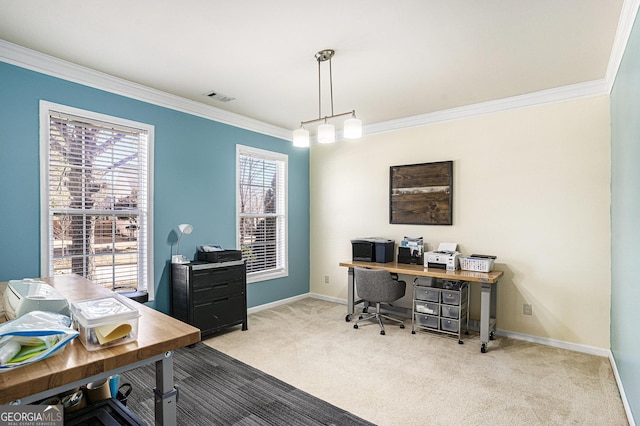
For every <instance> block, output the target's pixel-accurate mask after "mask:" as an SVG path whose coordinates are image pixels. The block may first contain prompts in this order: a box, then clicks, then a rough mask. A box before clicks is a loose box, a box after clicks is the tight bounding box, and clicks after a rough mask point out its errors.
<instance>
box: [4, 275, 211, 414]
mask: <svg viewBox="0 0 640 426" xmlns="http://www.w3.org/2000/svg"><path fill="white" fill-rule="evenodd" d="M39 279H40V280H42V281H45V282H47V283H49V284H51V285H52V286H53V287H55V288H56V289H57V290H58V291H60V292H61V293H62V294H64V295H65V296H66V297H67V299H68V300H69V302H73V301H77V300H85V299H92V298H96V297H101V296H105V295H109V294H111V292H110V291H109V290H106V289H104V288H102V287H99V286H98V285H96V284H94V283H92V282H91V281H89V280H86V279H85V278H82V277H80V276H78V275H56V276H54V277H51V278H39ZM131 303H133V304H135V305H136V308H137V309H138V311H139V312H140V314H141V316H140V318H139V319H138V339H137V340H136V341H135V342H130V343H125V344H122V345H119V346H114V347H111V348H106V349H100V350H97V351H87V350H86V349H85V347H84V346H83V345H82V342H80V340H79V339H78V338H75V339H73V340H72V341H71V342H69V343H68V344H67V346H66V347H65V348H64V350H63V351H62V352H61V353H59V354H56V355H54V356H51V357H49V358H47V359H44V360H42V361H38V362H36V363H34V364H32V365H28V366H24V367H19V368H16V369H15V370H11V371H5V372H2V373H0V404H7V403H9V402H11V401H14V400H16V399H19V398H24V397H26V396H29V395H33V394H36V393H40V392H44V391H46V390H48V389H52V388H55V387H58V386H63V385H66V384H69V383H74V382H76V381H79V380H82V379H84V378H87V377H91V376H94V375H96V374H101V373H105V372H108V371H111V370H114V369H117V368H121V367H124V366H127V365H129V364H133V363H135V362H138V361H143V360H145V359H149V358H151V357H154V356H156V355H160V354H162V353H165V352H167V351H173V350H175V349H178V348H181V347H183V346H188V345H192V344H194V343H196V342H198V341H200V330H199V329H198V328H196V327H192V326H190V325H189V324H186V323H184V322H181V321H178V320H177V319H175V318H172V317H170V316H168V315H165V314H163V313H162V312H158V311H156V310H154V309H151V308H149V307H147V306H145V305H143V304H141V303H137V302H135V301H131Z"/></svg>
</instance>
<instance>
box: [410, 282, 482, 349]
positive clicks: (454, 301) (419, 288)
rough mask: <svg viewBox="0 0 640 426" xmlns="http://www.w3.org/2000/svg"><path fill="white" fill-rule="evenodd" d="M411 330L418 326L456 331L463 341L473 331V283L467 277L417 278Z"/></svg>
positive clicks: (441, 331) (423, 328) (456, 334)
mask: <svg viewBox="0 0 640 426" xmlns="http://www.w3.org/2000/svg"><path fill="white" fill-rule="evenodd" d="M412 311H413V312H412V315H411V333H412V334H416V331H417V330H426V331H433V332H438V333H444V334H449V335H454V336H457V337H458V343H460V344H462V343H463V341H462V332H463V330H464V333H465V334H469V284H468V283H467V282H464V281H449V280H433V279H430V280H421V279H420V278H416V279H415V280H414V282H413V309H412Z"/></svg>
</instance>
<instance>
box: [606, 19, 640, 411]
mask: <svg viewBox="0 0 640 426" xmlns="http://www.w3.org/2000/svg"><path fill="white" fill-rule="evenodd" d="M639 259H640V24H638V20H637V18H636V23H635V25H634V28H633V30H632V33H631V36H630V38H629V41H628V44H627V48H626V50H625V53H624V57H623V59H622V63H621V65H620V68H619V70H618V74H617V76H616V80H615V84H614V86H613V90H612V92H611V352H612V353H613V357H614V359H615V362H616V366H617V369H618V373H619V376H620V380H621V381H622V386H623V388H624V391H625V394H626V396H627V400H628V402H629V406H630V409H631V412H632V414H633V417H634V419H636V421H637V419H639V418H640V374H638V372H639V371H640V339H639V338H638V324H639V323H640V320H639V317H638V304H639V303H640V275H638V260H639Z"/></svg>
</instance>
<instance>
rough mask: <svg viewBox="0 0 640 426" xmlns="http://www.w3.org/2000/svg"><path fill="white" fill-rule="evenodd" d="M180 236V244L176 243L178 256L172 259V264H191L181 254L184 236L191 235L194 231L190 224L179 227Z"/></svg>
mask: <svg viewBox="0 0 640 426" xmlns="http://www.w3.org/2000/svg"><path fill="white" fill-rule="evenodd" d="M178 230H179V231H180V235H179V236H178V242H177V243H176V254H175V255H174V256H172V257H171V263H189V259H187V258H186V257H184V256H183V255H181V254H180V238H182V236H183V235H185V234H186V235H189V234H190V233H191V232H192V231H193V226H191V225H189V224H188V223H183V224H181V225H178Z"/></svg>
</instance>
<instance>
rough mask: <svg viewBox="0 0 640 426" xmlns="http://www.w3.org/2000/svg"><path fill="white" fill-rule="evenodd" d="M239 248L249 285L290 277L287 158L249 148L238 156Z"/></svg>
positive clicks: (242, 148) (242, 150)
mask: <svg viewBox="0 0 640 426" xmlns="http://www.w3.org/2000/svg"><path fill="white" fill-rule="evenodd" d="M237 171H238V185H237V194H238V195H237V199H238V210H237V211H238V232H237V234H238V246H239V247H240V249H241V250H242V257H243V258H244V259H245V260H246V264H247V278H248V280H249V281H258V280H263V279H270V278H275V277H279V276H286V274H287V216H286V211H287V200H286V196H287V156H286V155H284V154H278V153H273V152H270V151H264V150H258V149H255V148H249V147H240V146H239V147H238V154H237Z"/></svg>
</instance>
